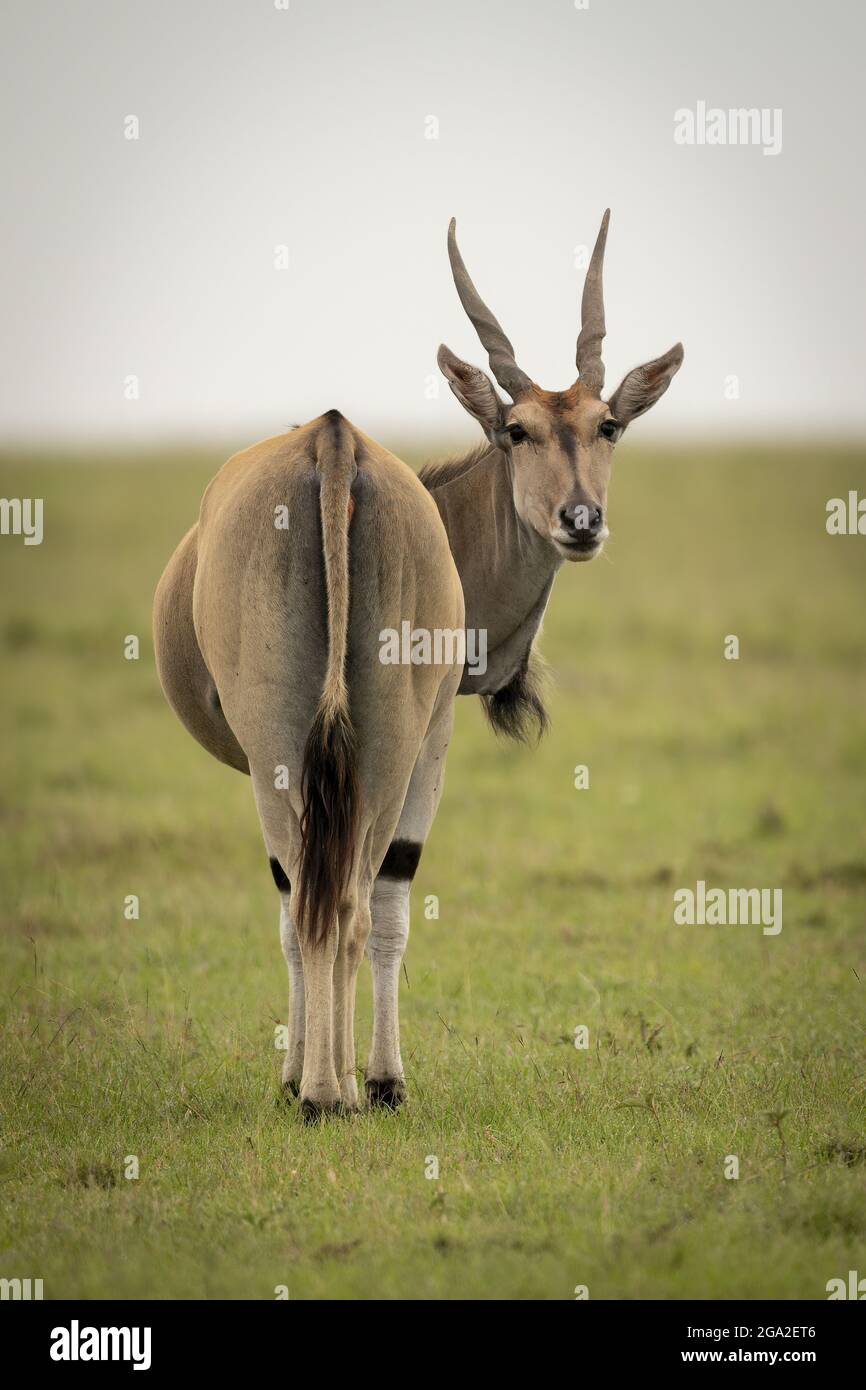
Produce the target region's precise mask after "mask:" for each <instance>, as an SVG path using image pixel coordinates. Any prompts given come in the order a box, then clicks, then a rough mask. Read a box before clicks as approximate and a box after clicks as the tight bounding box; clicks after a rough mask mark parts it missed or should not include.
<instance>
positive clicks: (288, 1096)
mask: <svg viewBox="0 0 866 1390" xmlns="http://www.w3.org/2000/svg"><path fill="white" fill-rule="evenodd" d="M280 1084H281V1094H282V1097H283V1100H297V1098H298V1095H299V1094H300V1090H301V1086H300V1082H298V1081H294V1080H293V1081H283V1082H281V1083H280Z"/></svg>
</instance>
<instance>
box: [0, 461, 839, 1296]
mask: <svg viewBox="0 0 866 1390" xmlns="http://www.w3.org/2000/svg"><path fill="white" fill-rule="evenodd" d="M219 462H221V459H220V458H218V457H217V455H216V454H214V453H211V454H210V455H208V454H207V453H205V452H202V453H200V454H199V455H189V454H177V455H176V456H173V457H166V456H160V455H154V456H143V455H141V456H134V457H123V458H116V459H114V458H111V457H105V458H102V459H96V460H95V461H87V460H82V459H75V458H52V457H50V456H45V457H39V458H29V459H23V458H22V459H16V458H14V457H10V456H7V457H6V458H5V459H4V460H3V463H2V468H0V495H3V496H20V495H22V494H24V495H29V496H33V495H37V496H43V497H44V498H45V509H46V510H45V541H44V544H43V545H42V546H41V547H30V548H24V547H23V546H22V544H21V541H20V540H18V539H14V538H12V537H2V538H0V596H2V597H0V660H2V674H3V682H2V704H0V716H2V725H3V729H4V738H3V740H2V776H0V881H2V884H3V896H2V909H0V911H2V926H3V931H2V938H0V951H2V1010H3V1021H2V1053H3V1055H2V1083H0V1096H2V1101H0V1105H2V1151H0V1208H2V1226H0V1275H2V1276H5V1277H13V1276H16V1275H17V1276H19V1277H26V1276H30V1277H34V1278H37V1277H41V1278H42V1279H44V1286H45V1295H46V1297H64V1298H81V1297H86V1298H92V1297H111V1296H119V1297H172V1298H200V1297H231V1298H266V1299H267V1298H272V1297H273V1296H274V1289H275V1287H276V1286H277V1285H281V1284H285V1285H287V1286H288V1289H289V1292H290V1296H291V1297H292V1298H322V1297H331V1298H406V1297H408V1298H455V1297H462V1298H557V1299H568V1298H571V1297H573V1290H574V1288H575V1285H578V1284H585V1285H588V1287H589V1291H590V1296H591V1297H592V1298H594V1299H597V1298H631V1297H651V1298H684V1297H695V1296H697V1297H701V1298H731V1297H743V1298H758V1297H771V1298H793V1297H805V1298H823V1297H825V1296H826V1295H825V1284H826V1282H827V1280H828V1279H830V1278H833V1277H836V1276H843V1277H844V1276H846V1275H847V1271H848V1270H849V1269H859V1270H860V1271H861V1272H864V1271H866V1200H864V1189H866V1137H864V1079H866V1065H864V1052H866V1048H864V1043H866V1017H864V1003H863V1001H864V992H866V947H864V939H866V938H864V930H863V928H864V908H866V853H864V814H863V811H864V773H866V698H864V696H866V681H864V675H866V642H864V636H866V633H864V622H863V618H864V594H866V583H864V581H866V539H864V538H862V537H850V538H848V537H838V538H836V537H833V538H831V537H829V536H827V535H826V532H825V530H824V507H825V503H826V500H827V499H828V498H829V497H832V496H844V495H845V494H846V492H847V490H848V488H849V487H853V488H859V489H860V490H861V492H862V491H866V457H864V455H863V453H858V452H857V451H856V450H853V449H848V450H845V449H842V448H839V449H833V450H823V451H819V450H818V449H817V448H806V447H803V448H801V449H796V448H791V449H787V450H785V451H775V452H774V451H772V450H769V449H763V448H742V449H733V450H723V449H709V448H702V449H692V450H685V449H683V450H682V451H680V452H676V453H674V454H671V455H665V454H662V453H660V452H659V453H653V452H649V451H642V450H641V449H639V448H638V447H636V446H635V445H633V444H631V443H630V442H629V441H626V442H625V443H624V444H623V445H622V446H620V449H619V451H618V458H617V463H616V468H615V478H614V485H613V492H612V526H613V531H614V535H613V537H612V540H611V542H610V543H609V548H608V557H607V558H605V559H603V560H602V561H601V562H598V563H596V564H594V565H590V566H576V567H573V568H571V567H566V568H565V570H564V571H563V572H562V574H561V575H560V577H559V579H558V581H557V584H556V587H555V591H554V598H553V602H552V605H551V609H550V612H549V616H548V621H547V624H546V630H545V634H544V638H543V641H542V649H543V650H544V652H545V654H546V656H547V658H548V661H549V663H550V666H551V667H552V672H551V675H552V682H553V693H552V698H551V702H550V703H551V714H552V732H551V734H550V736H549V737H548V739H547V740H546V741H545V742H544V743H543V744H542V746H541V747H540V748H539V749H537V750H524V749H520V748H517V747H512V746H505V745H502V744H500V743H498V742H496V741H495V740H494V739H493V737H492V736H491V735H490V734H489V733H488V732H487V730H486V727H485V726H484V724H483V721H482V718H481V713H480V710H479V709H478V708H477V706H476V704H475V702H471V701H461V702H460V705H459V709H458V719H457V728H456V731H455V736H454V739H453V742H452V746H451V753H450V758H449V769H448V779H447V785H446V791H445V797H444V800H443V803H442V807H441V810H440V812H439V817H438V819H437V822H436V824H435V826H434V829H433V833H432V835H431V837H430V840H429V842H428V845H427V849H426V851H425V854H424V857H423V859H422V862H421V867H420V869H419V873H418V877H417V879H416V882H415V887H414V892H413V927H412V938H411V942H410V947H409V952H408V955H407V961H406V964H407V972H408V982H407V981H404V987H403V991H402V1024H403V1041H404V1049H403V1050H404V1060H405V1061H406V1065H407V1073H408V1080H409V1086H410V1101H409V1103H408V1105H407V1106H406V1108H405V1109H404V1110H403V1111H402V1112H401V1113H399V1114H397V1115H391V1114H381V1113H365V1114H362V1115H360V1116H359V1117H357V1118H355V1119H353V1120H342V1121H332V1122H329V1123H327V1124H324V1125H322V1126H318V1127H312V1128H304V1127H303V1126H302V1125H301V1124H300V1122H299V1119H298V1116H297V1113H296V1111H295V1110H294V1109H293V1108H291V1107H289V1108H287V1107H285V1106H283V1105H281V1104H279V1103H278V1098H277V1097H278V1086H277V1081H278V1072H279V1065H280V1060H281V1058H280V1054H279V1053H277V1052H276V1051H275V1048H274V1028H275V1025H276V1024H277V1023H278V1022H279V1021H281V1020H284V1015H285V1007H286V1000H285V996H286V982H285V967H284V964H283V960H282V955H281V952H280V947H279V940H278V934H277V901H276V894H275V892H274V889H273V885H272V883H271V880H270V875H269V873H268V869H267V864H266V861H265V856H264V852H263V847H262V844H261V839H260V833H259V828H258V823H257V820H256V816H255V812H254V808H253V803H252V797H251V793H250V786H249V782H248V780H247V779H246V778H243V777H240V776H239V775H237V774H236V773H233V772H231V771H230V770H229V769H227V768H225V767H222V766H221V765H219V764H218V763H216V762H214V761H213V760H211V759H210V758H209V757H208V756H207V754H206V753H205V752H204V751H203V750H202V749H201V748H199V747H198V745H197V744H195V743H194V742H193V741H192V740H191V739H190V738H189V736H188V735H187V734H186V733H185V732H184V730H183V729H182V728H181V726H180V725H179V724H178V723H177V721H176V720H175V719H174V716H173V715H172V714H171V713H170V711H169V709H168V707H167V705H166V704H165V703H164V701H163V698H162V695H161V693H160V690H159V688H158V684H157V681H156V677H155V673H154V668H153V661H152V649H151V642H150V621H149V607H150V599H151V595H152V592H153V588H154V586H155V583H156V580H157V578H158V576H159V573H160V571H161V568H162V566H163V564H164V562H165V560H166V559H167V557H168V554H169V553H170V551H171V549H172V548H173V546H174V544H175V542H176V541H177V539H178V538H179V536H180V534H181V532H182V531H183V530H184V529H185V528H186V527H187V525H189V524H190V522H191V521H192V520H193V519H194V517H195V514H196V509H197V506H198V500H199V498H200V495H201V491H202V489H203V487H204V485H205V483H206V482H207V480H208V478H209V477H210V476H211V474H212V473H213V472H214V471H215V469H216V467H217V465H218V464H219ZM660 513H662V514H663V516H664V520H663V521H662V522H659V521H658V520H656V519H654V518H657V517H658V516H659V514H660ZM130 633H134V634H138V635H139V636H140V638H141V650H142V655H141V660H140V661H138V662H128V661H125V660H124V659H123V639H124V637H125V636H126V635H127V634H130ZM729 633H735V634H737V635H738V636H739V639H740V660H739V661H726V660H724V659H723V656H722V647H723V639H724V637H725V635H726V634H729ZM578 763H586V764H587V765H588V766H589V769H590V787H589V789H588V790H585V791H577V790H575V789H574V786H573V769H574V767H575V765H576V764H578ZM698 878H704V879H705V880H706V881H707V882H708V883H710V884H712V885H718V886H722V887H748V886H761V887H781V888H782V889H783V892H784V927H783V930H782V932H781V934H780V935H779V936H777V937H775V938H771V937H765V936H763V935H762V933H761V930H760V928H759V927H750V926H738V927H734V926H729V927H708V926H705V927H697V926H695V927H676V926H674V925H673V917H672V907H673V903H672V898H673V892H674V889H675V888H676V887H678V886H679V887H684V886H688V885H692V886H693V885H694V883H695V881H696V879H698ZM131 893H135V894H138V895H139V897H140V901H141V917H140V920H139V921H137V922H136V921H127V920H125V918H124V911H123V907H124V898H125V897H126V895H127V894H131ZM429 894H436V895H437V896H438V898H439V907H440V915H439V919H438V920H433V921H428V920H426V919H425V916H424V900H425V897H426V896H427V895H429ZM367 974H368V972H367V971H366V969H365V970H364V972H363V978H362V986H361V991H360V1000H359V1020H358V1037H359V1052H360V1057H361V1059H362V1061H363V1058H364V1056H365V1054H366V1047H367V1041H368V1038H369V1030H370V994H369V980H368V978H367ZM581 1023H582V1024H586V1025H587V1026H588V1027H589V1029H590V1048H589V1050H588V1051H580V1052H579V1051H577V1050H576V1049H575V1047H574V1046H573V1045H572V1042H571V1037H572V1033H573V1030H574V1028H575V1026H576V1025H578V1024H581ZM130 1154H135V1155H137V1156H138V1159H139V1162H140V1177H139V1179H138V1180H137V1181H128V1180H127V1179H126V1178H125V1177H124V1168H123V1165H124V1160H125V1157H126V1155H130ZM729 1154H735V1155H737V1156H738V1157H739V1161H740V1177H739V1179H738V1180H737V1181H728V1180H726V1179H725V1176H724V1160H725V1156H726V1155H729ZM428 1155H435V1156H436V1157H437V1158H438V1163H439V1178H438V1180H430V1179H428V1178H427V1177H425V1160H426V1159H427V1156H428Z"/></svg>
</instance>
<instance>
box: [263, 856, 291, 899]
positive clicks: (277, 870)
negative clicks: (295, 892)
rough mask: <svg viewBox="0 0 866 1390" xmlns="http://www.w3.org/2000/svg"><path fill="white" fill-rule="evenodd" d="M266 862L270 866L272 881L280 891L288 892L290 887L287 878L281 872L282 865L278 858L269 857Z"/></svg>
mask: <svg viewBox="0 0 866 1390" xmlns="http://www.w3.org/2000/svg"><path fill="white" fill-rule="evenodd" d="M268 863H269V864H270V866H271V873H272V874H273V876H274V883H275V884H276V885H277V887H278V888H279V890H280V892H281V893H288V891H289V888H290V884H289V880H288V879H287V878H286V875H285V873H284V872H283V866H282V864H281V863H280V861H279V859H269V860H268Z"/></svg>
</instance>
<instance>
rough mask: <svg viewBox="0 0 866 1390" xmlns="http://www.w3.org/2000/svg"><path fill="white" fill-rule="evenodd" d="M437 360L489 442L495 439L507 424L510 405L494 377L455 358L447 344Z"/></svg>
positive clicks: (453, 389)
mask: <svg viewBox="0 0 866 1390" xmlns="http://www.w3.org/2000/svg"><path fill="white" fill-rule="evenodd" d="M436 361H437V362H438V363H439V369H440V371H441V372H442V375H443V376H444V378H445V380H446V381H447V382H448V385H449V386H450V387H451V390H452V391H453V392H454V394H455V396H456V397H457V399H458V401H459V402H460V404H461V405H462V406H463V409H464V410H467V411H468V412H469V414H470V415H471V416H472V418H473V420H477V421H478V423H479V425H480V426H481V428H482V429H483V431H484V433H485V434H486V435H487V437H488V439H492V436H493V435H494V434H495V432H496V431H497V430H498V429H501V427H502V425H503V423H504V421H505V412H506V406H505V402H504V401H503V400H502V398H501V397H500V396H499V394H498V392H497V390H496V387H495V386H494V385H493V382H492V381H491V380H490V377H489V376H488V375H487V373H486V372H482V370H481V368H480V367H472V366H470V364H469V363H468V362H464V361H463V359H462V358H460V357H455V355H454V353H453V352H452V351H451V349H450V348H447V347H446V346H445V344H444V343H443V344H442V346H441V347H440V348H439V351H438V353H437V354H436Z"/></svg>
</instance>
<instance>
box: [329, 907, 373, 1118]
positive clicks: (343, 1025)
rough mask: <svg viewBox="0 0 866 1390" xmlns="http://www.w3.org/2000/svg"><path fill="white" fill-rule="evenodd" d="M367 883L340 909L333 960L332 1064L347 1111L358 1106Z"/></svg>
mask: <svg viewBox="0 0 866 1390" xmlns="http://www.w3.org/2000/svg"><path fill="white" fill-rule="evenodd" d="M370 927H371V918H370V883H369V880H368V881H367V882H366V884H361V885H360V886H359V890H358V894H357V898H356V900H355V902H354V904H352V905H348V906H347V907H346V909H345V910H341V912H340V941H339V945H338V947H337V959H336V960H335V962H334V1067H335V1069H336V1072H337V1080H338V1082H339V1085H340V1095H341V1097H342V1101H343V1105H344V1107H345V1109H347V1110H357V1108H358V1079H357V1076H356V1075H355V990H356V986H357V983H358V970H359V968H360V965H361V960H362V958H363V955H364V947H365V946H366V944H367V940H368V938H369V936H370Z"/></svg>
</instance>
